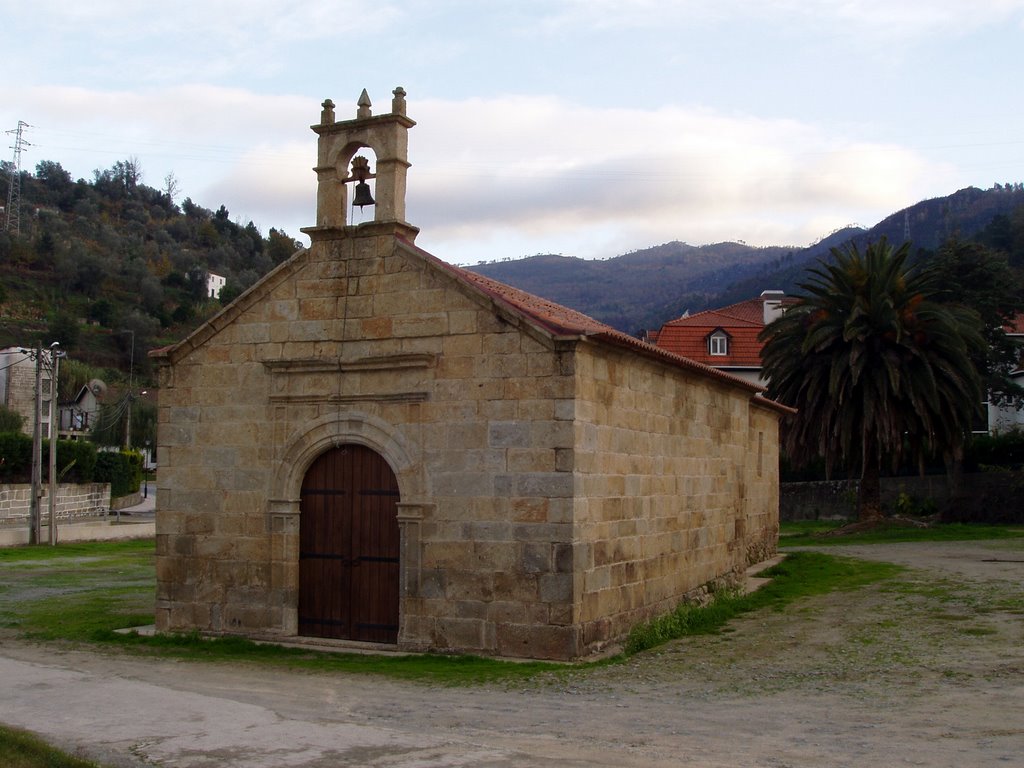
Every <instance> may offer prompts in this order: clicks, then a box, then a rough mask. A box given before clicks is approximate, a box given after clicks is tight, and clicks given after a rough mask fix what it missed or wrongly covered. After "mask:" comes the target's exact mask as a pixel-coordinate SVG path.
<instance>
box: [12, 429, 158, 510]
mask: <svg viewBox="0 0 1024 768" xmlns="http://www.w3.org/2000/svg"><path fill="white" fill-rule="evenodd" d="M49 466H50V441H49V440H44V441H43V444H42V479H43V482H46V481H47V480H49V471H48V469H49ZM57 477H58V480H59V482H62V483H110V495H111V496H112V497H115V498H116V497H118V496H127V495H128V494H129V493H135V492H136V491H138V490H139V484H140V483H141V482H142V454H141V453H138V452H136V451H122V452H120V453H111V452H108V451H102V452H97V451H96V446H95V445H93V444H92V443H87V442H84V441H82V440H58V441H57ZM31 482H32V438H31V437H29V436H28V435H23V434H21V433H20V432H2V433H0V483H31Z"/></svg>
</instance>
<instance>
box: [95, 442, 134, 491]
mask: <svg viewBox="0 0 1024 768" xmlns="http://www.w3.org/2000/svg"><path fill="white" fill-rule="evenodd" d="M93 476H94V478H95V482H97V483H110V496H111V498H115V499H116V498H119V497H121V496H127V495H128V494H130V493H135V492H137V491H138V490H139V485H140V484H141V483H142V454H141V453H139V452H138V451H118V452H115V451H100V452H99V453H98V454H96V471H95V472H94V474H93Z"/></svg>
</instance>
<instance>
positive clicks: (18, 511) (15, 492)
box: [0, 483, 110, 525]
mask: <svg viewBox="0 0 1024 768" xmlns="http://www.w3.org/2000/svg"><path fill="white" fill-rule="evenodd" d="M48 494H49V486H48V485H46V484H45V483H44V484H43V487H42V496H41V497H40V505H41V509H42V511H43V515H44V517H45V516H46V514H47V513H48V511H49V497H48ZM31 503H32V486H31V485H23V484H18V485H0V525H28V524H29V515H30V510H31ZM109 511H110V484H109V483H85V484H77V483H61V484H60V485H58V486H57V508H56V510H55V512H56V516H57V520H58V521H61V522H67V521H69V520H75V519H78V518H83V517H96V516H97V515H106V514H107V512H109Z"/></svg>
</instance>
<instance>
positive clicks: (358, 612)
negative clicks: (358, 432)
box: [299, 444, 400, 643]
mask: <svg viewBox="0 0 1024 768" xmlns="http://www.w3.org/2000/svg"><path fill="white" fill-rule="evenodd" d="M300 498H301V502H300V507H299V508H300V515H299V634H300V635H307V636H313V637H333V638H339V639H344V640H361V641H366V642H374V643H395V642H397V640H398V591H399V566H400V562H399V530H398V517H397V515H398V507H397V504H398V500H399V493H398V480H397V478H396V477H395V473H394V472H393V471H392V470H391V467H390V466H388V463H387V462H386V461H385V460H384V458H383V457H382V456H380V454H378V453H376V452H375V451H373V450H371V449H370V448H367V447H365V446H363V445H356V444H348V445H341V446H339V447H337V448H333V449H331V450H328V451H327V452H326V453H323V454H321V455H320V456H319V457H318V458H317V459H316V460H315V461H314V462H313V463H312V465H310V467H309V469H308V470H307V471H306V475H305V478H304V479H303V481H302V491H301V495H300Z"/></svg>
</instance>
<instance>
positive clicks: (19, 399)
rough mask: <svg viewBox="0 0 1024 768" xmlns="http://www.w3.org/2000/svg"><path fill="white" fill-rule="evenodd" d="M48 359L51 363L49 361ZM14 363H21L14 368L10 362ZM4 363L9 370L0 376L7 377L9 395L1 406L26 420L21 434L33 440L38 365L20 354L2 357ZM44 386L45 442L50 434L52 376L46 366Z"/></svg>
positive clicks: (43, 428) (43, 424)
mask: <svg viewBox="0 0 1024 768" xmlns="http://www.w3.org/2000/svg"><path fill="white" fill-rule="evenodd" d="M44 355H48V353H47V352H44ZM45 359H46V360H47V362H49V358H48V357H47V358H45ZM13 360H17V361H18V362H15V363H13V364H11V361H13ZM3 361H6V362H5V363H4V364H6V365H9V366H10V367H9V368H7V369H6V370H5V371H2V372H0V376H6V387H5V390H6V391H5V393H4V394H5V400H6V402H3V403H0V405H5V406H7V407H8V408H9V409H10V410H12V411H14V412H15V413H19V414H21V416H22V417H23V419H24V421H23V422H22V425H21V431H22V433H24V434H26V435H30V436H31V434H32V429H33V423H34V420H35V407H36V406H35V402H36V364H35V361H34V360H31V359H29V358H26V357H25V356H24V355H22V354H21V353H19V352H11V353H7V354H5V355H0V362H3ZM41 384H42V414H41V422H40V427H41V430H42V432H41V434H42V436H43V439H46V438H48V437H49V434H50V373H49V371H48V369H47V366H46V365H44V366H43V367H42V382H41Z"/></svg>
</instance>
